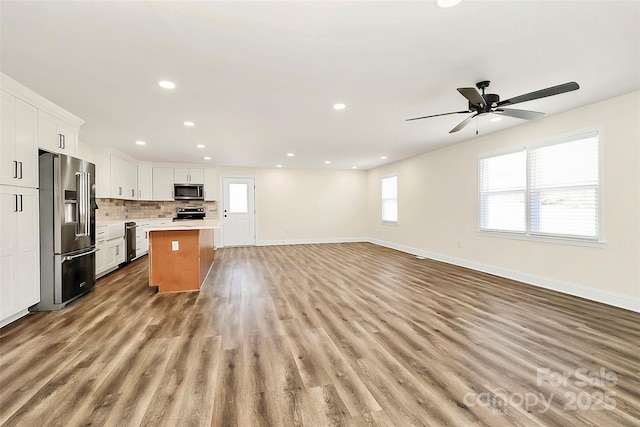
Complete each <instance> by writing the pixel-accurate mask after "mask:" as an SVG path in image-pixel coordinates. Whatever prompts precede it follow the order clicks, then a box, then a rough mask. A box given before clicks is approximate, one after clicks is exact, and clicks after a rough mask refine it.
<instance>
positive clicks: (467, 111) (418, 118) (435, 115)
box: [405, 110, 470, 122]
mask: <svg viewBox="0 0 640 427" xmlns="http://www.w3.org/2000/svg"><path fill="white" fill-rule="evenodd" d="M463 113H470V111H469V110H464V111H454V112H452V113H442V114H433V115H431V116H423V117H414V118H412V119H407V120H405V122H409V121H411V120H420V119H428V118H431V117H438V116H448V115H449V114H463Z"/></svg>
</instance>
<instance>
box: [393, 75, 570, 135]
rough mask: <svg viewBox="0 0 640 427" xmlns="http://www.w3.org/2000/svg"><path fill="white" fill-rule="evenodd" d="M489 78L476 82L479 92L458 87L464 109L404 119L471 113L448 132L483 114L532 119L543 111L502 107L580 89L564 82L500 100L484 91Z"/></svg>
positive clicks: (539, 115)
mask: <svg viewBox="0 0 640 427" xmlns="http://www.w3.org/2000/svg"><path fill="white" fill-rule="evenodd" d="M489 83H491V82H490V81H489V80H483V81H481V82H478V83H476V87H477V88H478V89H480V90H481V91H482V94H480V93H479V92H478V91H477V90H476V89H475V88H473V87H459V88H458V92H460V94H461V95H462V96H464V97H465V98H467V100H469V109H468V110H464V111H454V112H451V113H442V114H433V115H431V116H423V117H414V118H412V119H407V120H406V121H407V122H408V121H411V120H420V119H428V118H430V117H438V116H447V115H449V114H468V113H473V114H472V115H471V116H469V117H467V118H466V119H464V120H463V121H462V122H460V124H458V126H456V127H454V128H453V129H451V130H450V131H449V133H453V132H457V131H459V130H460V129H462V128H463V127H465V126H466V125H468V124H469V123H470V122H471V120H472V119H474V118H475V117H478V116H481V115H484V114H500V115H503V116H509V117H515V118H518V119H524V120H534V119H537V118H539V117H542V116H544V113H539V112H537V111H529V110H517V109H514V108H502V106H505V105H513V104H518V103H520V102H526V101H532V100H534V99H539V98H545V97H547V96H552V95H559V94H561V93H565V92H571V91H572V90H577V89H580V86H578V83H576V82H569V83H564V84H561V85H558V86H552V87H548V88H546V89H540V90H537V91H535V92H530V93H527V94H524V95H520V96H516V97H513V98H509V99H505V100H504V101H500V96H498V95H496V94H495V93H484V90H485V89H486V88H488V87H489Z"/></svg>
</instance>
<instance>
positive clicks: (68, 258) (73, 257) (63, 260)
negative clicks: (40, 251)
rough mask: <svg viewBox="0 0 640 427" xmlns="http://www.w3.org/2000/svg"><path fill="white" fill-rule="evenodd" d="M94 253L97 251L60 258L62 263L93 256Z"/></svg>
mask: <svg viewBox="0 0 640 427" xmlns="http://www.w3.org/2000/svg"><path fill="white" fill-rule="evenodd" d="M96 252H98V249H97V248H94V249H91V250H90V251H88V252H83V253H81V254H77V255H70V256H65V257H62V262H65V261H71V260H72V259H76V258H80V257H83V256H87V255H91V254H95V253H96Z"/></svg>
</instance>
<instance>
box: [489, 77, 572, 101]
mask: <svg viewBox="0 0 640 427" xmlns="http://www.w3.org/2000/svg"><path fill="white" fill-rule="evenodd" d="M577 89H580V86H579V85H578V83H576V82H569V83H564V84H561V85H558V86H552V87H548V88H546V89H541V90H537V91H535V92H531V93H527V94H525V95H520V96H516V97H513V98H509V99H505V100H504V101H500V102H498V105H497V106H498V107H500V106H502V105H513V104H517V103H519V102H526V101H532V100H534V99H540V98H545V97H547V96H553V95H559V94H561V93H565V92H571V91H572V90H577Z"/></svg>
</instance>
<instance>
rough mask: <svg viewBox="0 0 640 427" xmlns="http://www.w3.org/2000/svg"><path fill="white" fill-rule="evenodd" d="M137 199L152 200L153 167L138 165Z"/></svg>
mask: <svg viewBox="0 0 640 427" xmlns="http://www.w3.org/2000/svg"><path fill="white" fill-rule="evenodd" d="M138 200H153V167H152V166H151V165H138Z"/></svg>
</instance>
